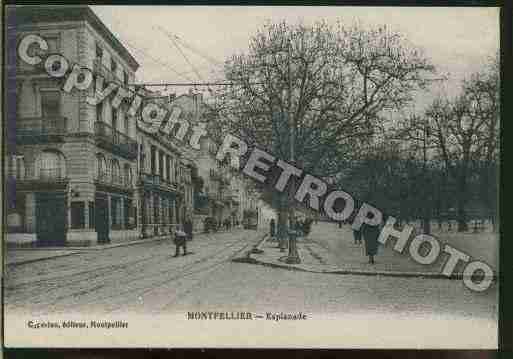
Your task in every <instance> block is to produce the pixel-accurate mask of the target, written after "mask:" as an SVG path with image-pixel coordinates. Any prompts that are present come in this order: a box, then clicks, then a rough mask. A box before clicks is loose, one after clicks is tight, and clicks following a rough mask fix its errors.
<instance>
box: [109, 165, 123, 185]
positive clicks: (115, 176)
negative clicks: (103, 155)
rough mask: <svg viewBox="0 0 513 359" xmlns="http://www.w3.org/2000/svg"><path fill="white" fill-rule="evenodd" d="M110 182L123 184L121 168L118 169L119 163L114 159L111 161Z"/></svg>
mask: <svg viewBox="0 0 513 359" xmlns="http://www.w3.org/2000/svg"><path fill="white" fill-rule="evenodd" d="M112 182H114V183H117V184H122V183H123V180H122V178H121V168H120V167H119V161H118V160H116V159H114V160H112Z"/></svg>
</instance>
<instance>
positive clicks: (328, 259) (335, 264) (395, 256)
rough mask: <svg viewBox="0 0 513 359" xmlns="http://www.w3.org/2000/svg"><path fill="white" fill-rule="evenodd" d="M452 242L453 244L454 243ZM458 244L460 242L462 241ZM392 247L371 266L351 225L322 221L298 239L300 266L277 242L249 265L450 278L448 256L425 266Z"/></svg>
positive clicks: (382, 248) (457, 270) (457, 274)
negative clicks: (287, 260) (289, 259)
mask: <svg viewBox="0 0 513 359" xmlns="http://www.w3.org/2000/svg"><path fill="white" fill-rule="evenodd" d="M440 241H441V242H442V243H444V242H448V240H447V239H446V238H440ZM450 242H451V244H453V243H452V241H450ZM457 242H461V240H458V241H457ZM477 242H479V241H477ZM482 242H484V243H488V247H487V248H491V246H493V243H494V242H492V241H490V240H489V238H483V240H482ZM393 244H394V241H391V242H390V243H388V244H387V245H386V246H382V245H380V246H379V248H378V254H377V256H376V257H375V261H376V262H375V264H369V263H368V257H367V256H366V255H365V244H364V243H363V241H362V244H361V245H358V244H354V240H353V235H352V231H351V228H350V227H349V226H343V227H342V228H338V226H337V225H336V224H333V223H322V222H321V223H319V224H318V225H313V228H312V233H311V234H310V236H309V237H308V238H307V239H300V240H298V242H297V247H298V252H299V256H300V258H301V263H300V264H287V263H285V258H286V256H287V254H288V249H287V250H286V251H285V252H280V250H279V249H278V248H277V246H278V243H277V242H276V241H267V242H265V243H264V244H263V245H262V246H261V247H260V249H262V250H263V253H252V254H250V256H249V257H248V260H247V262H250V263H258V264H263V265H269V266H273V267H279V268H285V269H290V270H301V271H308V272H315V273H333V274H359V275H384V276H401V277H429V278H448V277H447V276H445V275H443V274H441V273H442V268H443V266H444V265H445V262H446V260H447V255H444V254H441V255H440V256H439V257H438V259H437V260H436V261H435V262H434V263H433V264H431V265H422V264H418V263H416V262H415V261H413V259H411V257H410V255H409V253H408V252H407V249H405V251H404V253H403V254H401V253H397V252H396V251H394V250H393V249H392V247H393ZM495 244H497V242H495ZM454 246H455V247H456V248H459V247H457V246H456V245H454ZM464 249H465V250H466V248H462V250H464ZM482 253H483V246H481V247H480V248H478V253H476V254H482ZM487 257H488V258H480V257H477V258H478V259H485V260H490V259H493V257H494V256H493V253H492V254H488V256H487ZM488 264H489V265H491V266H492V268H493V269H494V270H496V268H497V267H496V266H495V263H493V261H492V263H488ZM463 269H464V266H463V265H462V264H461V263H460V264H459V265H457V266H456V268H455V270H454V273H453V275H452V276H451V277H450V279H461V278H462V272H463Z"/></svg>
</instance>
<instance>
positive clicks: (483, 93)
mask: <svg viewBox="0 0 513 359" xmlns="http://www.w3.org/2000/svg"><path fill="white" fill-rule="evenodd" d="M496 69H498V67H492V68H491V69H487V70H486V71H483V72H480V73H476V74H473V75H472V76H471V77H470V79H469V80H466V81H464V83H463V86H462V93H461V95H459V96H458V97H457V98H455V99H454V100H448V99H441V98H438V99H436V100H435V101H434V102H433V103H432V104H431V106H430V107H429V108H428V110H427V112H426V116H427V117H428V119H429V121H430V126H431V128H432V131H433V136H434V139H435V142H436V146H437V148H438V151H439V155H440V157H441V158H442V160H443V162H444V164H445V168H446V170H447V172H448V174H449V175H450V176H451V177H452V178H453V179H454V181H455V182H456V187H455V188H456V200H457V216H458V230H459V231H465V230H467V214H466V210H465V207H466V205H467V202H468V197H469V196H468V189H469V178H470V176H471V174H472V172H473V171H476V163H480V164H484V165H485V168H486V170H485V171H484V173H482V174H481V180H482V183H484V186H486V188H488V186H489V185H490V183H489V180H490V168H492V171H496V168H497V167H496V160H497V157H498V131H499V77H498V71H496ZM490 196H491V197H493V198H492V199H494V197H495V196H494V195H493V194H491V195H490V193H489V192H488V191H487V194H486V196H485V197H486V198H488V199H490ZM487 205H488V208H490V207H491V206H492V205H493V201H492V200H490V201H489V202H488V204H487Z"/></svg>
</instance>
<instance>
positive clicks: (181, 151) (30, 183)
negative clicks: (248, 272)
mask: <svg viewBox="0 0 513 359" xmlns="http://www.w3.org/2000/svg"><path fill="white" fill-rule="evenodd" d="M6 15H7V16H6V18H7V22H8V24H7V28H8V31H7V40H8V41H7V45H8V49H9V54H8V61H7V63H8V71H7V88H8V92H7V106H6V110H7V121H6V127H5V129H6V142H5V145H6V148H5V152H4V153H5V154H6V156H7V158H6V159H5V164H6V166H5V169H6V177H5V178H6V180H5V183H6V195H7V201H6V214H7V216H6V217H7V232H8V234H7V242H8V243H14V244H16V245H23V244H25V245H31V246H32V245H41V246H44V245H49V246H62V245H72V246H74V245H92V244H96V243H109V242H120V241H130V240H134V239H138V238H145V237H152V236H160V235H167V234H169V233H170V232H172V231H173V230H174V228H175V227H176V226H177V225H179V224H183V222H184V221H185V219H186V218H187V217H188V218H190V219H191V220H193V222H194V230H195V231H201V230H203V224H204V222H205V219H207V218H209V217H210V218H209V219H210V221H213V222H215V223H222V222H227V221H228V222H229V223H230V224H231V225H232V226H233V225H242V224H243V223H248V222H253V221H254V220H255V219H257V218H258V210H259V208H258V205H257V204H258V199H257V196H256V194H255V193H254V192H253V191H252V190H251V188H250V186H249V184H248V183H247V181H246V179H244V178H243V177H242V176H241V174H240V173H239V171H237V170H233V169H232V168H231V167H230V166H228V165H227V164H225V163H220V162H218V161H216V160H215V150H216V147H217V145H218V144H217V143H216V141H215V140H214V139H212V138H210V137H208V136H204V137H202V139H201V141H200V147H201V149H200V150H199V151H196V150H192V149H190V148H188V146H187V144H185V143H184V142H182V141H179V140H176V139H175V138H173V137H169V136H167V137H166V136H162V135H160V134H152V133H148V132H145V131H144V130H142V129H140V128H138V126H137V124H136V120H135V118H134V117H130V116H128V115H127V111H128V104H125V103H122V104H121V105H120V106H119V107H118V108H117V109H116V108H114V107H113V106H112V105H111V99H110V100H105V101H103V102H102V103H101V104H99V105H96V106H92V105H89V104H88V103H87V102H86V96H88V95H92V94H93V91H94V86H90V88H89V89H88V90H86V91H83V92H71V93H66V92H64V91H62V90H61V88H62V82H63V80H62V79H56V78H51V77H49V76H48V75H47V73H46V72H45V69H44V68H43V67H42V66H37V65H36V66H31V65H28V64H26V63H24V62H23V61H21V60H20V59H18V58H17V56H16V49H17V44H18V42H19V41H20V39H21V38H22V37H24V36H26V35H28V34H35V35H39V36H41V37H43V38H44V39H45V40H46V41H47V43H48V45H49V46H48V47H49V49H48V51H49V53H59V54H62V55H63V56H65V57H66V58H67V59H68V60H69V61H70V62H72V63H77V64H80V65H81V66H84V67H87V68H89V69H92V70H93V72H94V73H95V74H99V75H101V76H103V77H104V78H105V79H106V81H116V82H118V83H120V84H123V85H129V84H134V82H135V73H136V71H137V69H138V67H139V64H138V63H137V61H136V60H135V58H134V57H133V56H132V55H131V54H130V52H129V51H128V50H127V49H126V48H125V46H124V45H123V44H122V43H121V42H120V41H119V40H118V39H117V38H116V37H115V36H114V35H113V34H112V33H111V31H110V30H109V29H108V28H107V27H106V26H105V25H104V24H103V23H102V21H101V20H100V19H99V18H98V17H97V16H96V15H95V14H94V12H93V11H92V10H91V9H90V8H89V7H87V6H70V7H49V6H45V7H33V6H23V7H15V8H10V9H9V11H8V13H7V14H6ZM9 21H11V23H9ZM30 51H35V50H34V49H29V52H30ZM136 90H137V91H140V93H142V94H143V95H144V101H155V102H158V103H159V104H160V105H162V106H166V107H167V108H169V109H170V110H172V109H173V108H175V107H180V109H181V116H185V117H186V118H187V120H188V121H189V122H190V123H199V122H202V121H206V118H207V117H208V116H207V114H208V113H209V107H208V105H207V104H205V102H204V101H203V98H202V96H201V95H200V94H195V93H188V94H184V95H181V96H178V97H171V96H161V95H160V94H159V93H158V92H151V91H148V90H146V89H144V88H140V89H136Z"/></svg>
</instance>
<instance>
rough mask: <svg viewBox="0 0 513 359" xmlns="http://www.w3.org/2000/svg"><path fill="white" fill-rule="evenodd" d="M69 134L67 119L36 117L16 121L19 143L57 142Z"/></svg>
mask: <svg viewBox="0 0 513 359" xmlns="http://www.w3.org/2000/svg"><path fill="white" fill-rule="evenodd" d="M66 134H67V119H66V118H65V117H36V118H20V119H17V120H16V140H17V142H19V143H37V142H57V141H61V140H62V138H63V136H64V135H66Z"/></svg>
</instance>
